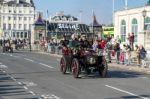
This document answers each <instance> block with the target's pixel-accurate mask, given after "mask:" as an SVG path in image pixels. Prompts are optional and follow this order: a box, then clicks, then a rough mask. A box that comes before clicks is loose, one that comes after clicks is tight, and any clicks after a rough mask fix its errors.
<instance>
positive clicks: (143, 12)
mask: <svg viewBox="0 0 150 99" xmlns="http://www.w3.org/2000/svg"><path fill="white" fill-rule="evenodd" d="M146 14H147V11H146V10H143V11H142V15H143V18H144V27H143V30H146V27H145V17H146Z"/></svg>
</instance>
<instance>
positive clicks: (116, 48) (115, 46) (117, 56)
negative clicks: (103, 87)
mask: <svg viewBox="0 0 150 99" xmlns="http://www.w3.org/2000/svg"><path fill="white" fill-rule="evenodd" d="M114 51H115V52H116V58H117V64H119V56H120V44H119V43H116V44H115V45H114Z"/></svg>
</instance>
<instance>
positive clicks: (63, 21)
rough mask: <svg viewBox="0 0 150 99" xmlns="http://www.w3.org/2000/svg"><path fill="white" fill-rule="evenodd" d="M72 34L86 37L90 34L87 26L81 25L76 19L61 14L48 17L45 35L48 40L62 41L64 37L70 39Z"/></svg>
mask: <svg viewBox="0 0 150 99" xmlns="http://www.w3.org/2000/svg"><path fill="white" fill-rule="evenodd" d="M74 33H75V34H77V35H82V34H84V35H88V34H90V30H89V26H87V25H86V24H83V23H81V22H80V21H79V20H78V19H77V18H76V17H74V16H71V15H65V14H64V13H63V12H59V13H57V14H56V15H54V16H52V17H50V20H49V24H48V34H47V36H48V37H49V38H55V39H62V38H63V36H64V35H65V36H66V37H68V39H70V37H71V35H72V34H74Z"/></svg>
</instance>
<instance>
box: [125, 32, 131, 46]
mask: <svg viewBox="0 0 150 99" xmlns="http://www.w3.org/2000/svg"><path fill="white" fill-rule="evenodd" d="M130 37H131V36H130V33H128V37H127V40H126V44H127V45H130Z"/></svg>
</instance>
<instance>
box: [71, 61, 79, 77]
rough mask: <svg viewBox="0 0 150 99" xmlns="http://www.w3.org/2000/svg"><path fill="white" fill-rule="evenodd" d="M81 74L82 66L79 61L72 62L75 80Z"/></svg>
mask: <svg viewBox="0 0 150 99" xmlns="http://www.w3.org/2000/svg"><path fill="white" fill-rule="evenodd" d="M79 73H80V64H79V61H78V59H73V61H72V75H73V76H74V78H78V76H79Z"/></svg>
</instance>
